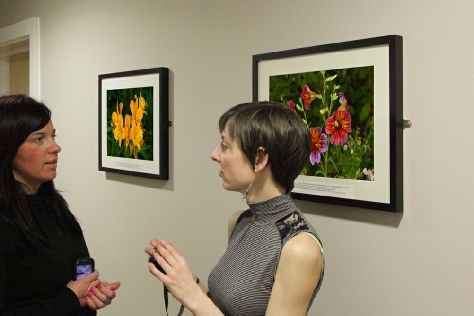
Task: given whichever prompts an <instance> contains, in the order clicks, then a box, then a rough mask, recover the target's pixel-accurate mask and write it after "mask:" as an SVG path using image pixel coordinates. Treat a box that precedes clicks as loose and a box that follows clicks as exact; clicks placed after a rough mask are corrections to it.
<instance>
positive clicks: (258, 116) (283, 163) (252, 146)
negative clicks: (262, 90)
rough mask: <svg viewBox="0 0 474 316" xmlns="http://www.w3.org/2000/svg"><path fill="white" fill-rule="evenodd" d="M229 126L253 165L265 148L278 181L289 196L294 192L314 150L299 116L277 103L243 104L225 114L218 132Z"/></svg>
mask: <svg viewBox="0 0 474 316" xmlns="http://www.w3.org/2000/svg"><path fill="white" fill-rule="evenodd" d="M226 127H227V128H228V131H229V137H231V138H232V139H235V138H237V139H238V140H239V141H240V145H241V147H242V151H243V152H244V154H245V156H246V157H247V159H248V160H249V161H250V163H251V164H252V165H254V164H255V159H256V157H257V155H258V154H262V153H259V152H258V151H259V148H260V147H263V148H264V152H263V154H268V161H269V163H270V165H271V170H272V174H273V177H274V178H275V181H276V182H277V183H278V184H280V185H282V186H283V187H284V188H285V189H286V193H289V192H290V191H291V190H292V189H293V186H294V182H295V179H296V178H297V177H298V175H299V174H300V172H301V170H302V169H303V168H304V166H305V164H306V161H307V160H308V157H309V153H310V150H311V138H310V136H309V132H308V129H307V127H306V125H305V124H304V122H303V120H302V119H301V118H300V117H299V116H298V115H297V114H296V113H294V112H292V111H291V110H290V109H289V108H288V107H287V106H285V105H284V104H281V103H277V102H268V101H265V102H252V103H242V104H238V105H236V106H234V107H232V108H231V109H229V110H228V111H227V112H225V113H224V114H222V116H221V117H220V119H219V131H220V132H221V133H222V132H223V131H224V129H225V128H226Z"/></svg>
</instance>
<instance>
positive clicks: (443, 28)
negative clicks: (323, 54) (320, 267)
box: [0, 0, 474, 316]
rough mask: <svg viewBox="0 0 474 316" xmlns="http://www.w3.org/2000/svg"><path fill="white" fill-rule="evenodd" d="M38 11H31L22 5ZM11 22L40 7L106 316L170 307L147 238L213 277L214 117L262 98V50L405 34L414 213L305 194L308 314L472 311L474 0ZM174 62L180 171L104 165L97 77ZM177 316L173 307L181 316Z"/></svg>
mask: <svg viewBox="0 0 474 316" xmlns="http://www.w3.org/2000/svg"><path fill="white" fill-rule="evenodd" d="M26 3H27V4H28V5H25V4H26ZM0 8H1V9H0V26H6V25H10V24H13V23H15V22H18V21H21V20H23V19H26V18H28V17H32V16H38V17H40V24H41V95H42V98H43V100H44V101H45V102H46V103H47V104H49V105H50V106H51V107H52V108H53V113H54V123H55V127H56V128H57V130H58V135H59V136H58V141H59V142H60V144H61V145H62V148H63V151H62V153H61V155H60V168H59V176H58V178H57V181H56V184H57V186H58V188H60V189H61V190H63V192H64V195H65V197H66V198H67V200H68V201H69V202H70V205H71V207H72V209H73V211H74V212H75V214H76V215H77V216H78V217H79V219H80V220H81V223H82V227H83V229H84V232H85V235H86V238H87V242H88V244H89V248H90V251H91V253H92V255H93V256H94V258H95V259H96V263H97V268H98V269H99V270H100V272H101V277H102V278H103V279H104V280H115V279H120V280H121V281H122V282H123V287H122V288H121V289H120V290H119V294H118V298H117V299H116V301H115V302H114V304H113V305H112V306H110V307H108V308H107V309H105V310H104V311H103V312H101V315H164V312H163V311H164V307H163V299H162V287H161V285H159V284H158V282H156V281H155V280H154V279H153V278H152V277H151V276H150V274H149V273H148V271H147V264H146V259H147V258H146V255H145V254H144V252H143V248H144V247H145V246H146V245H147V243H148V240H149V238H150V237H165V238H167V239H169V240H170V241H171V242H173V243H174V244H175V245H176V246H177V247H178V248H179V249H180V250H181V251H182V253H183V254H184V255H185V256H186V257H187V258H188V260H189V264H190V265H191V267H192V268H193V269H194V271H195V272H196V274H197V275H199V277H200V278H201V279H202V280H203V281H204V282H206V281H207V275H208V273H209V271H210V270H211V269H212V267H213V265H214V264H215V263H216V261H217V260H218V259H219V257H220V255H221V254H222V253H223V251H224V250H225V245H226V222H227V217H228V216H229V214H230V213H231V212H232V211H234V210H236V209H241V208H243V207H245V205H244V204H243V203H242V202H241V198H240V196H239V194H237V193H229V192H226V191H224V190H223V189H222V188H221V181H220V178H219V177H218V174H217V167H216V165H215V164H214V163H213V162H212V161H211V160H210V158H209V156H210V154H211V152H212V150H213V149H214V147H215V146H216V145H217V143H218V142H219V135H218V131H217V119H218V117H219V115H220V114H221V113H222V112H223V111H224V110H226V109H227V108H229V107H230V106H232V105H234V104H236V103H239V102H244V101H249V100H251V85H252V83H251V74H252V64H251V61H252V55H253V54H258V53H265V52H271V51H280V50H285V49H292V48H299V47H306V46H312V45H318V44H325V43H330V42H340V41H346V40H354V39H361V38H367V37H374V36H380V35H389V34H400V35H403V37H404V74H405V76H404V112H405V115H404V116H405V118H407V119H410V120H411V121H412V122H413V127H412V128H411V129H408V130H405V132H404V137H405V145H404V150H405V160H404V162H405V174H404V177H405V212H404V213H403V214H391V213H384V212H377V211H371V210H364V209H355V208H348V207H340V206H333V205H325V204H316V203H310V202H301V201H300V202H297V204H298V206H300V208H301V209H302V210H303V211H304V213H306V214H307V216H308V218H309V219H310V221H311V222H312V223H313V224H314V226H316V227H317V229H318V231H319V233H320V235H321V237H322V239H323V242H324V245H325V247H326V263H327V270H326V279H325V283H324V285H323V288H322V290H321V292H320V294H319V295H318V298H317V300H316V302H315V304H314V306H313V307H312V309H311V310H310V313H309V314H310V315H360V316H365V315H468V314H471V313H472V310H474V300H473V299H472V297H473V296H474V285H473V282H472V280H473V279H474V269H473V267H472V263H473V262H474V251H473V250H472V249H473V239H474V233H473V229H472V227H473V223H474V211H473V205H474V194H473V193H472V192H473V191H474V190H473V185H472V174H473V163H472V155H473V149H472V140H471V138H472V136H471V135H472V123H471V120H472V117H473V114H474V113H473V108H474V107H473V105H472V102H471V100H472V99H473V89H472V87H471V86H472V74H473V70H474V69H473V68H474V67H473V62H472V57H471V55H472V51H473V49H474V43H473V39H472V34H471V33H472V30H473V28H474V22H473V19H472V17H471V15H472V12H473V4H472V1H470V0H458V1H451V2H449V3H448V2H445V1H439V0H435V1H433V0H431V1H428V0H420V1H412V0H397V1H394V0H387V1H375V0H363V1H341V0H335V1H321V0H313V1H309V0H307V1H306V0H293V1H284V0H275V1H269V0H268V1H264V0H260V1H255V0H241V1H223V0H203V1H191V0H189V1H185V0H175V1H165V0H157V1H125V0H115V1H104V0H102V1H63V0H56V1H52V0H51V1H49V0H42V1H41V0H31V1H22V0H17V1H14V0H0ZM152 67H168V68H169V69H170V70H171V72H172V75H171V110H170V118H171V120H172V121H173V126H172V128H171V130H170V131H171V133H170V161H171V164H170V165H171V170H170V172H171V173H170V176H171V177H170V180H169V181H156V180H147V179H140V178H135V177H128V176H122V175H114V174H106V173H104V172H99V171H98V170H97V165H98V157H97V155H98V149H97V134H98V128H97V125H98V124H97V113H98V109H97V106H98V96H97V94H98V75H99V74H103V73H110V72H118V71H126V70H134V69H143V68H152ZM176 311H177V306H173V307H172V312H171V314H174V313H175V312H176Z"/></svg>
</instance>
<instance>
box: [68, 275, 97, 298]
mask: <svg viewBox="0 0 474 316" xmlns="http://www.w3.org/2000/svg"><path fill="white" fill-rule="evenodd" d="M99 284H100V279H99V271H97V270H95V271H94V272H93V273H91V274H89V275H87V276H85V277H83V278H81V279H79V280H76V281H69V283H68V284H67V285H66V286H67V287H68V288H70V289H71V290H72V291H73V292H74V294H76V296H77V298H78V299H79V302H80V303H81V306H86V305H87V302H86V296H87V295H88V294H89V291H90V289H91V288H95V287H96V286H97V285H99Z"/></svg>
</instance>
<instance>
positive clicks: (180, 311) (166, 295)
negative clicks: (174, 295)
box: [163, 277, 199, 316]
mask: <svg viewBox="0 0 474 316" xmlns="http://www.w3.org/2000/svg"><path fill="white" fill-rule="evenodd" d="M196 283H197V284H199V278H198V277H196ZM168 292H169V291H168V288H167V287H166V286H163V295H164V297H165V309H166V316H168ZM183 312H184V305H182V304H181V307H180V308H179V312H178V316H181V315H183Z"/></svg>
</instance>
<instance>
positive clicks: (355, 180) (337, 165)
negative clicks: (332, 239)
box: [253, 35, 403, 212]
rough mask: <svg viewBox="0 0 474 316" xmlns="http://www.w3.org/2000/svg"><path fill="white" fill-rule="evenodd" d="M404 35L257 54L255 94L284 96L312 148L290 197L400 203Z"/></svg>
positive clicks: (379, 205)
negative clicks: (302, 124) (307, 134)
mask: <svg viewBox="0 0 474 316" xmlns="http://www.w3.org/2000/svg"><path fill="white" fill-rule="evenodd" d="M402 43H403V42H402V37H401V36H399V35H388V36H381V37H375V38H368V39H361V40H354V41H349V42H341V43H331V44H325V45H319V46H312V47H305V48H300V49H292V50H286V51H280V52H271V53H264V54H258V55H254V56H253V100H254V101H264V100H268V101H277V102H281V103H284V104H286V105H287V106H288V107H289V108H290V109H291V110H292V111H294V112H295V113H297V114H298V115H299V116H300V117H301V119H302V120H303V121H304V123H305V124H306V126H307V128H308V132H309V134H310V136H311V141H312V145H311V153H310V155H309V157H308V160H307V162H306V165H305V167H304V169H303V171H302V173H301V174H300V175H299V176H298V178H297V179H296V182H295V187H294V189H293V191H292V196H293V198H296V199H302V200H309V201H315V202H322V203H329V204H340V205H348V206H355V207H361V208H368V209H375V210H382V211H391V212H402V211H403V126H402V125H403V91H402V80H403V59H402V52H403V48H402Z"/></svg>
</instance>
